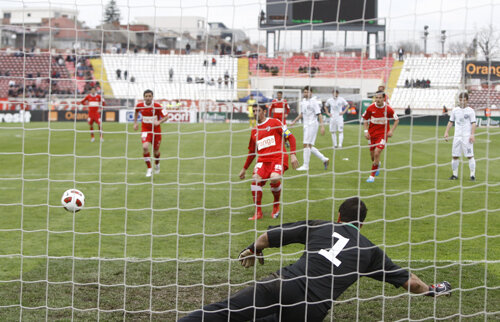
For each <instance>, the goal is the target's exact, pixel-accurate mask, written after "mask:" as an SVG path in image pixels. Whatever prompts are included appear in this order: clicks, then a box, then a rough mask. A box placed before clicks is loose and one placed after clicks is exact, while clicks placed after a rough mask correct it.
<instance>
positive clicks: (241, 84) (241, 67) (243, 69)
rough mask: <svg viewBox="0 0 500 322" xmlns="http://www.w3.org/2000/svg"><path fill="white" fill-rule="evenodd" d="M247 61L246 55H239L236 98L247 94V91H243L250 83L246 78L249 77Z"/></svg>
mask: <svg viewBox="0 0 500 322" xmlns="http://www.w3.org/2000/svg"><path fill="white" fill-rule="evenodd" d="M249 69H250V67H249V62H248V58H247V57H241V58H239V59H238V82H237V84H238V89H239V90H240V91H238V98H242V97H245V96H246V95H247V92H246V91H244V90H245V89H247V88H248V87H249V86H250V83H249V82H248V80H249V79H250V76H249Z"/></svg>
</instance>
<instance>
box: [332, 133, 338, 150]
mask: <svg viewBox="0 0 500 322" xmlns="http://www.w3.org/2000/svg"><path fill="white" fill-rule="evenodd" d="M332 144H333V146H334V147H336V146H337V134H336V133H335V132H332Z"/></svg>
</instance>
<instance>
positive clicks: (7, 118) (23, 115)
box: [0, 111, 31, 123]
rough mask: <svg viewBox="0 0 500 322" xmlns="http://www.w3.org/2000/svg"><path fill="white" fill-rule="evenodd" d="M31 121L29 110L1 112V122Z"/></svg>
mask: <svg viewBox="0 0 500 322" xmlns="http://www.w3.org/2000/svg"><path fill="white" fill-rule="evenodd" d="M2 122H4V123H29V122H31V113H30V112H29V111H19V112H17V113H16V112H13V113H12V112H6V113H5V112H4V113H0V123H2Z"/></svg>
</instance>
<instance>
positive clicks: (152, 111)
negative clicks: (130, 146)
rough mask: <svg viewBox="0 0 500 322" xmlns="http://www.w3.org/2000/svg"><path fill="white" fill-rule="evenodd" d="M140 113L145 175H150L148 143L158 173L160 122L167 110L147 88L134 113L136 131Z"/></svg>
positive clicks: (165, 117)
mask: <svg viewBox="0 0 500 322" xmlns="http://www.w3.org/2000/svg"><path fill="white" fill-rule="evenodd" d="M139 112H140V113H141V114H142V125H141V131H142V133H141V140H142V154H143V155H144V161H145V162H146V166H147V167H148V170H147V172H146V177H151V174H152V172H153V170H152V169H151V154H150V153H149V145H150V144H152V145H153V153H154V157H155V173H160V143H161V123H163V122H165V121H166V120H167V112H166V110H164V109H163V107H162V106H161V104H159V103H155V102H153V91H152V90H150V89H147V90H145V91H144V102H143V103H139V104H137V106H136V107H135V113H134V130H135V131H137V129H138V128H139V126H138V125H137V115H138V114H139Z"/></svg>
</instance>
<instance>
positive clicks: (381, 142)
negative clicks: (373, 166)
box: [370, 136, 387, 151]
mask: <svg viewBox="0 0 500 322" xmlns="http://www.w3.org/2000/svg"><path fill="white" fill-rule="evenodd" d="M386 144H387V141H386V139H385V138H384V137H383V136H376V137H370V151H373V150H375V148H379V149H380V150H383V149H384V148H385V145H386Z"/></svg>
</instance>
